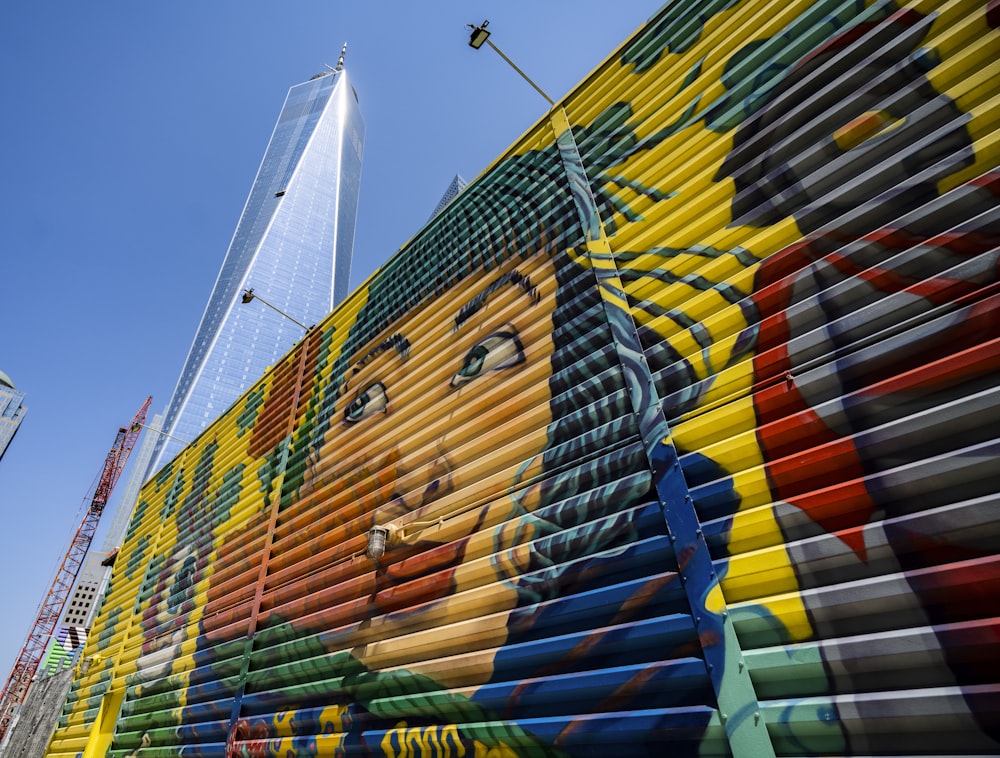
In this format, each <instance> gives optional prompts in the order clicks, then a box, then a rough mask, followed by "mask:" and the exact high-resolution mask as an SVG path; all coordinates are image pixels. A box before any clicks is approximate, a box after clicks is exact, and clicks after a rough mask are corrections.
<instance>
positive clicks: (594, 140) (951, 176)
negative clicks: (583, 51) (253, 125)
mask: <svg viewBox="0 0 1000 758" xmlns="http://www.w3.org/2000/svg"><path fill="white" fill-rule="evenodd" d="M998 26H1000V7H998V6H997V5H996V3H994V2H986V1H985V0H984V1H983V2H972V1H968V0H961V1H952V2H941V3H939V2H913V3H909V4H906V5H901V4H897V3H892V2H870V3H866V2H859V1H850V2H844V1H841V2H824V1H823V0H817V1H816V2H786V1H785V0H782V1H781V2H778V1H775V2H771V3H767V2H760V1H754V2H750V1H747V2H735V1H733V0H715V1H714V2H698V3H695V2H688V1H686V0H685V1H678V2H669V3H668V4H667V5H666V6H664V8H663V9H662V11H661V12H660V13H659V14H658V15H657V16H656V17H654V18H652V19H651V20H650V21H649V22H648V23H647V24H646V25H645V26H644V27H643V28H641V29H640V30H638V31H637V32H636V34H635V35H634V36H633V37H632V38H631V39H629V40H627V41H626V42H625V43H624V44H623V45H622V47H621V48H619V50H618V51H616V53H615V54H614V55H612V56H611V57H610V58H608V60H607V61H606V62H605V63H604V64H603V65H602V66H601V67H599V68H598V69H597V70H596V71H595V72H594V73H593V74H592V75H591V76H590V77H589V78H588V79H586V80H585V81H584V82H582V83H581V84H580V85H579V86H578V88H577V89H575V90H574V91H573V92H571V93H570V94H569V95H567V96H566V97H565V98H564V99H563V100H562V101H560V103H558V104H557V105H556V107H554V108H553V109H552V110H551V111H550V112H549V114H548V115H547V116H546V117H545V118H544V119H542V120H541V121H540V122H539V123H538V124H537V126H536V127H535V128H533V129H532V130H530V131H529V132H528V134H527V135H526V136H525V137H524V138H522V140H521V141H520V142H518V143H517V144H515V145H514V146H513V147H512V148H511V149H510V150H509V151H508V152H507V153H505V154H504V155H503V156H501V157H500V158H499V159H498V160H497V161H496V162H495V163H494V164H493V166H491V167H490V169H489V170H488V171H486V172H485V173H484V174H483V175H482V176H480V177H479V178H478V179H477V180H476V181H475V182H473V183H471V184H470V185H469V186H468V187H466V188H465V189H464V190H463V192H462V193H461V194H460V195H459V197H458V198H457V199H456V200H455V201H453V202H452V203H451V204H450V205H448V206H447V208H446V209H445V210H444V211H443V212H442V213H441V214H439V215H438V216H436V217H435V218H434V219H432V221H431V222H429V224H428V225H427V226H426V227H425V228H424V229H423V230H422V232H421V233H420V234H419V235H417V236H416V237H415V238H414V240H413V241H412V242H411V243H409V244H408V245H407V247H406V248H404V249H403V250H401V251H400V252H399V253H398V254H397V255H396V256H395V257H393V258H392V259H391V260H390V261H389V262H388V263H387V264H386V265H385V266H384V267H383V268H382V269H381V270H379V271H378V272H377V273H376V274H374V275H373V276H372V277H371V279H370V280H369V281H368V282H367V283H366V284H365V285H364V286H362V287H361V288H360V289H359V290H358V291H356V292H355V293H354V294H353V295H352V296H351V297H350V298H349V299H348V300H347V301H346V302H345V303H344V305H343V306H341V307H340V308H339V309H338V310H337V311H335V312H334V313H332V314H331V315H330V316H329V318H328V319H326V320H325V321H324V322H323V323H321V324H320V325H318V326H317V327H315V328H314V329H312V330H310V332H309V333H308V334H307V336H306V337H305V339H303V340H302V342H301V343H300V344H299V345H298V346H297V347H296V348H295V349H294V350H293V351H292V352H291V353H290V354H289V355H288V357H287V358H286V359H285V360H284V362H283V363H282V364H281V365H279V366H277V367H275V368H274V369H273V370H272V371H271V372H270V373H269V374H268V375H266V376H265V377H263V378H262V380H261V381H260V383H259V384H258V385H257V386H256V387H254V388H253V389H252V390H251V391H250V392H249V393H248V394H247V395H246V396H245V397H244V398H243V399H241V400H240V401H239V402H238V403H237V404H236V405H235V406H233V408H231V409H230V410H229V412H228V413H227V414H226V415H225V416H224V417H223V418H222V419H220V420H219V421H218V422H217V423H216V424H215V425H214V426H212V427H211V428H210V429H209V430H208V431H207V432H206V433H205V434H204V435H202V437H200V438H199V439H198V440H197V441H195V443H193V444H192V445H191V446H190V447H189V448H188V449H186V450H185V451H184V452H183V453H182V454H181V455H180V456H179V457H178V459H176V460H175V461H174V462H173V463H172V464H171V465H169V466H168V467H166V468H165V469H163V470H162V471H161V472H160V473H159V475H158V476H157V477H156V478H155V479H154V480H153V481H151V482H150V483H149V484H148V485H147V486H146V487H145V488H144V489H143V492H142V495H141V499H140V504H139V506H138V510H137V513H136V515H135V517H134V519H133V522H132V525H131V528H130V531H129V533H128V535H127V538H126V541H125V544H124V545H123V547H122V550H121V552H120V557H119V559H118V563H117V565H116V568H115V573H114V576H113V578H112V582H111V586H110V588H109V590H108V594H107V597H106V599H105V602H104V605H103V608H102V611H101V613H100V616H99V617H98V620H97V622H96V623H95V627H94V629H93V632H92V634H91V637H90V640H89V642H88V646H87V649H86V651H85V653H84V655H85V658H86V664H87V666H88V668H87V669H86V671H85V672H83V673H82V674H81V675H80V677H79V678H78V679H77V681H76V682H75V684H74V688H73V691H72V693H71V696H70V699H69V701H68V702H67V704H66V707H65V709H64V713H63V716H62V717H61V720H60V726H59V728H58V729H57V731H56V733H55V735H54V737H53V740H52V743H51V745H50V749H49V753H48V755H49V756H51V757H52V758H62V757H63V756H72V755H78V754H81V753H82V754H83V756H84V758H95V757H96V756H103V755H104V753H105V752H106V751H108V750H110V754H111V755H113V756H116V757H119V756H120V757H122V758H124V757H125V756H133V755H138V756H141V757H142V758H159V757H160V756H175V755H180V754H182V753H183V754H184V755H191V756H223V755H227V754H228V755H237V754H239V755H249V756H306V755H309V756H313V755H389V756H423V757H427V756H446V755H455V756H459V755H469V756H476V757H477V758H479V757H480V756H489V757H490V758H494V757H502V758H506V757H508V756H543V755H544V756H597V755H600V756H605V755H608V754H609V753H613V754H615V755H622V756H641V755H649V756H663V755H735V756H752V757H753V758H756V757H758V756H766V755H781V756H805V755H866V756H871V755H940V756H946V755H948V756H953V755H958V754H967V755H968V754H974V755H988V754H997V753H1000V713H998V711H1000V693H998V687H1000V685H998V683H1000V644H998V624H997V616H998V611H1000V607H998V606H1000V559H998V546H1000V517H998V513H1000V511H998V508H997V499H998V492H1000V463H998V460H997V458H998V452H1000V445H998V439H997V437H998V434H997V430H998V429H1000V424H998V422H1000V402H998V398H1000V387H998V384H1000V371H998V369H1000V289H998V283H997V280H998V271H1000V266H998V247H997V243H998V239H1000V191H998V190H1000V170H998V162H1000V161H998V157H1000V133H998V132H997V122H998V120H1000V60H998V55H997V53H998V50H1000V29H998ZM373 527H378V528H380V529H381V530H382V531H381V536H382V537H384V539H385V541H386V549H385V552H384V554H381V555H372V554H370V544H371V542H372V537H371V534H370V532H371V530H372V529H373Z"/></svg>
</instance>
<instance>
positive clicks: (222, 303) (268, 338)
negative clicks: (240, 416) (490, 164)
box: [147, 66, 365, 476]
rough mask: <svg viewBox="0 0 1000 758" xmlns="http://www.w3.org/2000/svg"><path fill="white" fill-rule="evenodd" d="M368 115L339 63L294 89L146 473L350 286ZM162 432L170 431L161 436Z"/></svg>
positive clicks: (232, 398)
mask: <svg viewBox="0 0 1000 758" xmlns="http://www.w3.org/2000/svg"><path fill="white" fill-rule="evenodd" d="M364 132H365V129H364V121H363V120H362V118H361V112H360V109H359V107H358V100H357V93H356V92H355V91H354V88H353V87H352V86H351V84H350V82H349V81H348V79H347V74H346V72H345V71H344V70H343V69H342V68H340V67H339V66H338V69H337V70H335V71H332V72H329V73H326V74H322V75H318V76H315V77H313V78H312V79H310V80H309V81H307V82H304V83H302V84H299V85H296V86H294V87H292V88H291V89H290V90H289V92H288V96H287V98H286V99H285V104H284V106H283V107H282V109H281V114H280V115H279V116H278V123H277V125H276V126H275V128H274V132H273V133H272V135H271V140H270V143H269V144H268V146H267V150H266V152H265V154H264V158H263V160H262V161H261V165H260V168H259V169H258V171H257V177H256V179H255V180H254V184H253V187H252V188H251V190H250V195H249V197H248V199H247V202H246V206H245V207H244V209H243V213H242V215H241V216H240V220H239V223H238V224H237V227H236V232H235V234H234V235H233V239H232V242H231V243H230V245H229V251H228V252H227V253H226V258H225V260H224V262H223V264H222V270H221V271H220V272H219V277H218V279H217V280H216V283H215V287H214V289H213V290H212V294H211V296H210V298H209V301H208V306H207V307H206V309H205V313H204V315H203V316H202V319H201V323H200V325H199V326H198V331H197V333H196V334H195V338H194V342H193V343H192V345H191V348H190V351H189V353H188V356H187V359H186V360H185V362H184V368H183V370H182V371H181V375H180V379H179V380H178V382H177V386H176V388H175V389H174V394H173V396H172V398H171V399H170V403H169V405H168V406H167V410H166V414H165V420H164V426H163V431H164V432H165V436H161V438H160V440H159V441H158V444H157V449H156V450H155V451H154V453H153V456H152V460H151V464H150V467H149V470H148V471H147V476H148V475H151V474H152V473H154V472H155V471H157V470H158V469H159V468H161V467H162V466H163V465H164V464H166V463H167V462H168V461H169V460H170V459H171V458H172V457H173V456H174V455H176V453H177V452H178V451H179V450H180V449H181V447H182V446H183V444H182V443H181V442H179V441H178V440H177V439H174V438H179V439H181V440H184V441H191V440H193V439H194V438H195V437H197V436H198V435H199V434H200V433H201V432H202V431H203V430H204V429H205V427H206V426H208V424H209V423H210V422H212V421H213V420H214V419H215V418H217V417H218V416H219V415H220V414H221V413H222V412H223V411H225V410H226V408H228V407H229V406H230V405H231V404H232V403H233V402H234V401H235V400H236V399H237V398H238V397H239V396H240V394H241V393H242V392H243V391H244V390H246V389H247V388H248V387H249V386H250V385H251V384H253V382H254V381H256V380H257V378H258V377H259V376H260V375H261V374H262V373H263V372H264V369H265V368H266V367H267V366H269V365H271V364H273V363H275V362H276V361H277V359H278V358H280V357H281V356H282V355H284V354H285V353H286V352H287V351H288V350H289V349H290V348H291V347H292V345H293V344H295V342H296V341H297V340H299V339H300V338H301V337H302V334H303V330H302V329H301V328H300V327H299V326H297V325H296V324H295V323H293V321H291V320H288V319H286V318H284V317H282V315H281V314H279V313H277V312H275V310H273V309H272V308H268V307H267V305H265V304H264V303H262V302H259V301H258V300H253V301H251V302H250V303H248V304H242V303H241V295H242V293H243V291H244V290H245V289H247V288H253V290H254V292H255V294H257V295H259V296H260V297H261V298H263V299H264V301H265V302H266V303H270V304H271V305H273V306H274V308H277V309H278V310H280V311H282V312H284V313H286V314H288V315H289V316H291V317H292V318H294V319H295V320H296V321H299V322H301V323H304V324H314V323H316V322H317V321H318V320H319V319H320V318H322V317H323V316H325V315H326V314H327V313H329V312H330V310H332V308H333V305H334V304H335V303H337V302H339V301H340V300H341V299H343V298H344V297H345V296H346V295H347V293H348V289H349V285H350V274H351V254H352V250H353V245H354V226H355V220H356V217H357V205H358V191H359V188H360V183H361V156H362V149H363V145H364ZM166 435H169V436H166Z"/></svg>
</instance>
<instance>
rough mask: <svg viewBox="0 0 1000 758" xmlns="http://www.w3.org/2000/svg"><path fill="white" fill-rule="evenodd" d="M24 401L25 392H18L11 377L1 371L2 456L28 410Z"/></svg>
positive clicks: (0, 442)
mask: <svg viewBox="0 0 1000 758" xmlns="http://www.w3.org/2000/svg"><path fill="white" fill-rule="evenodd" d="M23 402H24V393H23V392H18V391H17V389H15V387H14V382H12V381H11V380H10V377H9V376H7V375H6V374H5V373H4V372H3V371H0V458H3V454H4V453H5V452H7V445H9V444H10V441H11V440H12V439H14V435H15V434H16V433H17V428H18V427H19V426H20V425H21V419H23V418H24V414H25V413H27V412H28V409H27V408H25V407H24V405H22V403H23Z"/></svg>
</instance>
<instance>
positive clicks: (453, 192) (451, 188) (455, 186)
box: [431, 174, 468, 218]
mask: <svg viewBox="0 0 1000 758" xmlns="http://www.w3.org/2000/svg"><path fill="white" fill-rule="evenodd" d="M466 184H468V182H467V181H465V179H463V178H462V175H461V174H455V178H454V179H452V180H451V184H449V185H448V189H446V190H445V191H444V194H443V195H442V196H441V199H440V200H438V204H437V207H436V208H435V209H434V212H433V213H432V214H431V218H434V217H435V216H436V215H438V214H439V213H440V212H441V211H443V210H444V208H445V206H446V205H448V203H450V202H451V201H452V200H454V199H455V198H456V197H458V193H459V192H461V191H462V190H464V189H465V185H466Z"/></svg>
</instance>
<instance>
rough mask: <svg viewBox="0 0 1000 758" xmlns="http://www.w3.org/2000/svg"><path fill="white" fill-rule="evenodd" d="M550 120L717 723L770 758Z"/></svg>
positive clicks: (567, 130) (714, 579)
mask: <svg viewBox="0 0 1000 758" xmlns="http://www.w3.org/2000/svg"><path fill="white" fill-rule="evenodd" d="M549 119H550V122H551V124H552V128H553V130H554V131H555V134H556V144H557V146H558V148H559V155H560V158H561V159H562V164H563V167H564V168H565V171H566V176H567V178H568V180H569V186H570V191H571V192H572V195H573V200H574V203H575V205H576V209H577V212H578V214H579V217H580V222H581V224H582V225H583V229H584V232H585V235H586V242H585V251H584V252H585V258H586V262H587V263H588V264H589V265H590V267H591V268H592V270H593V271H594V274H595V276H596V279H597V287H598V290H599V291H600V295H601V302H602V303H603V305H604V312H605V315H606V317H607V320H608V323H609V325H610V327H611V334H612V339H613V340H614V346H615V349H616V351H617V354H618V359H619V361H620V362H621V367H622V372H623V374H624V377H625V383H626V387H627V389H628V396H629V400H630V402H631V405H632V411H633V413H634V414H635V415H636V418H637V419H638V423H639V430H640V434H641V436H642V442H643V447H644V448H645V451H646V456H647V458H648V460H649V465H650V469H651V470H652V472H653V480H654V482H655V486H656V493H657V496H658V498H659V501H660V507H661V509H662V511H663V516H664V519H665V520H666V523H667V530H668V532H669V534H670V540H671V542H672V543H673V545H674V552H675V554H676V556H677V563H678V569H679V571H680V577H681V582H682V584H683V587H684V592H685V594H686V596H687V600H688V604H689V605H690V607H691V613H692V616H693V619H694V623H695V626H696V628H697V630H698V639H699V641H700V643H701V648H702V653H703V655H704V659H705V665H706V666H707V668H708V673H709V676H710V678H711V681H712V687H713V688H714V690H715V696H716V699H717V702H718V706H719V718H720V719H721V721H722V723H723V724H724V726H725V729H726V734H727V736H728V738H729V744H730V748H731V749H732V753H733V755H734V756H736V758H769V757H770V756H774V746H773V745H772V744H771V740H770V737H769V736H768V733H767V725H766V724H765V723H764V719H763V717H762V715H761V712H760V706H759V702H758V699H757V694H756V692H755V691H754V688H753V683H752V682H751V680H750V674H749V671H748V670H747V667H746V665H745V663H744V661H743V654H742V650H741V648H740V644H739V640H738V639H737V637H736V632H735V629H734V628H733V623H732V621H731V620H730V619H729V613H728V610H727V606H726V601H725V598H724V596H723V594H722V588H721V586H720V584H719V577H718V576H716V573H715V568H714V566H713V565H712V557H711V555H710V553H709V550H708V545H707V544H706V542H705V537H704V535H703V533H702V529H701V522H700V521H699V519H698V514H697V512H696V510H695V508H694V502H693V501H692V499H691V493H690V491H689V489H688V486H687V482H686V481H685V479H684V472H683V471H682V470H681V466H680V462H679V461H678V458H677V451H676V448H675V447H674V445H673V442H672V440H671V437H670V426H669V424H668V423H667V419H666V417H665V416H664V414H663V410H662V408H661V405H660V398H659V396H658V395H657V392H656V387H655V385H654V382H653V375H652V373H651V372H650V370H649V366H648V365H647V363H646V356H645V355H644V354H643V351H642V345H641V343H640V341H639V333H638V331H637V329H636V325H635V321H634V320H633V319H632V314H631V312H630V311H629V308H628V301H627V298H626V295H625V288H624V287H623V285H622V281H621V277H620V276H619V274H618V268H617V265H616V263H615V258H614V253H613V252H612V250H611V244H610V242H609V241H608V237H607V235H606V234H605V231H604V226H603V224H602V222H601V218H600V214H599V212H598V209H597V203H596V201H595V200H594V195H593V192H592V190H591V187H590V182H589V181H588V179H587V172H586V168H585V166H584V164H583V159H582V157H581V155H580V151H579V148H578V147H577V144H576V140H575V138H574V137H573V130H572V127H571V126H570V123H569V119H568V117H567V116H566V112H565V111H564V110H563V109H562V107H556V108H553V109H552V110H551V111H550V112H549Z"/></svg>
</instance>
